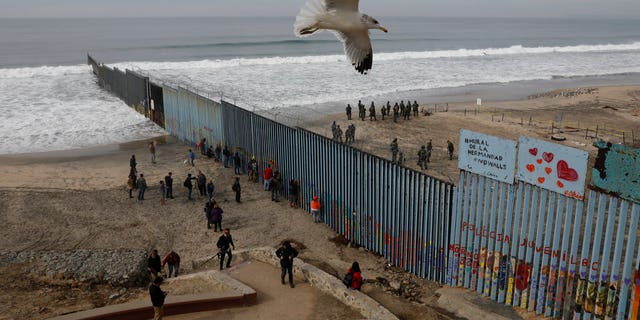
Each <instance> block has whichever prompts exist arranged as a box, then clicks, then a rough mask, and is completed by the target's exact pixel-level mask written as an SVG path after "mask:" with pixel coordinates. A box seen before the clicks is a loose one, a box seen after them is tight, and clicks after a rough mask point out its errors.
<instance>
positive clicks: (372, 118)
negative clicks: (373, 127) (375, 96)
mask: <svg viewBox="0 0 640 320" xmlns="http://www.w3.org/2000/svg"><path fill="white" fill-rule="evenodd" d="M369 121H378V119H377V118H376V106H375V105H374V104H373V101H371V106H370V107H369Z"/></svg>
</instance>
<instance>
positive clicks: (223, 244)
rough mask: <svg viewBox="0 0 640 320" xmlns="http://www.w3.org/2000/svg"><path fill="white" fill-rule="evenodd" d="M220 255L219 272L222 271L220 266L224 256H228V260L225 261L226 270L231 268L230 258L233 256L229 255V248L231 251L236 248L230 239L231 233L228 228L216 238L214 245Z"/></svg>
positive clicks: (222, 263)
mask: <svg viewBox="0 0 640 320" xmlns="http://www.w3.org/2000/svg"><path fill="white" fill-rule="evenodd" d="M216 246H217V247H218V250H219V253H220V270H222V266H223V265H224V257H225V256H226V255H228V256H229V260H227V269H228V268H230V267H231V258H232V257H233V255H232V254H231V248H233V250H235V249H236V246H235V245H234V244H233V238H232V237H231V231H230V230H229V228H225V229H224V232H223V233H222V235H221V236H220V238H218V242H217V243H216Z"/></svg>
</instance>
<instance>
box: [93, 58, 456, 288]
mask: <svg viewBox="0 0 640 320" xmlns="http://www.w3.org/2000/svg"><path fill="white" fill-rule="evenodd" d="M88 61H89V64H90V65H91V66H92V67H93V70H94V73H95V74H96V76H97V77H98V82H99V84H100V85H101V86H102V87H104V88H105V89H107V90H109V91H111V92H113V93H114V94H116V95H117V96H118V97H121V98H122V99H123V100H124V101H125V102H127V104H129V102H135V101H136V99H138V98H139V92H142V91H143V90H142V85H141V82H140V81H139V77H138V76H137V73H134V72H132V71H129V70H126V71H125V72H122V71H120V70H118V69H115V68H114V69H111V68H109V67H107V66H104V65H101V64H98V63H97V62H96V61H95V60H94V59H93V58H91V57H90V56H89V58H88ZM96 71H97V72H96ZM130 77H133V80H131V78H130ZM128 81H131V82H132V83H133V84H132V85H123V83H124V84H128V83H129V82H128ZM144 81H146V82H147V87H151V88H161V89H162V98H161V99H160V98H159V97H158V96H159V92H155V93H154V94H155V95H156V98H155V99H154V103H155V101H159V100H161V101H162V119H163V120H164V123H162V124H161V125H162V126H163V127H164V128H166V130H167V131H168V132H169V134H171V135H172V136H175V137H177V138H178V139H180V140H182V141H184V142H186V143H189V144H195V143H196V142H197V141H198V140H199V139H200V138H206V139H207V142H208V144H216V143H221V144H223V145H226V146H229V149H230V150H232V152H233V151H237V152H239V154H240V155H241V158H242V159H243V162H244V164H243V168H246V165H247V163H248V161H247V160H248V159H250V158H251V157H254V158H255V159H256V161H257V162H258V170H259V172H262V171H263V170H264V168H266V166H267V165H269V164H270V165H272V166H274V167H275V168H276V169H277V170H279V171H280V173H281V175H282V181H283V185H284V188H283V190H282V191H283V193H284V194H285V195H287V192H288V189H287V188H286V186H287V185H288V182H289V181H290V180H292V179H293V180H295V181H297V182H298V183H299V185H300V193H299V197H300V198H299V203H301V204H302V208H303V209H304V210H306V211H308V212H310V210H311V208H310V202H311V198H312V197H313V196H314V195H317V196H318V197H319V198H320V201H321V203H322V215H323V216H324V222H325V223H326V224H327V225H329V226H330V227H331V228H332V229H333V230H335V231H336V232H337V233H339V234H341V235H343V236H344V237H345V238H347V239H348V240H350V241H352V242H353V243H354V244H357V245H360V246H363V247H365V248H367V249H369V250H371V251H373V252H375V253H377V254H380V255H383V256H384V257H385V258H386V259H387V260H388V261H389V262H390V263H392V264H393V265H395V266H398V267H401V268H403V269H404V270H407V271H409V272H412V273H414V274H417V275H419V276H421V277H424V278H427V279H430V280H435V281H439V282H444V281H445V277H446V273H445V272H446V253H447V251H446V248H448V247H449V243H448V241H449V236H448V235H449V225H450V218H451V213H452V208H453V207H452V200H453V185H452V184H450V183H447V182H444V181H441V180H438V179H435V178H433V177H430V176H427V175H425V174H423V173H421V172H417V171H414V170H412V169H409V168H405V167H401V166H398V165H396V164H393V163H391V162H390V161H388V160H386V159H383V158H380V157H377V156H375V155H372V154H368V153H366V152H363V151H360V150H357V149H354V148H352V147H349V146H346V145H344V144H340V143H336V142H335V141H332V140H331V139H328V138H326V137H324V136H321V135H318V134H315V133H313V132H310V131H307V130H305V129H303V128H299V127H296V128H294V127H290V126H287V125H284V124H281V123H278V122H276V121H273V120H270V119H268V118H265V117H263V116H261V115H258V114H256V113H253V112H250V111H247V110H245V109H242V108H239V107H237V106H235V105H233V104H231V103H229V102H227V101H220V102H218V101H214V100H211V99H209V98H206V97H204V96H201V95H199V94H197V93H195V92H193V91H190V90H189V89H186V88H182V87H180V86H171V85H168V84H157V83H153V82H151V81H149V79H148V78H144ZM154 90H157V89H152V92H153V91H154ZM147 94H148V92H147ZM129 105H131V104H129ZM156 110H157V108H156ZM139 111H140V110H139ZM148 111H149V109H144V113H143V112H141V113H143V114H145V115H146V116H147V117H149V118H152V117H153V114H150V113H149V112H148ZM152 119H154V121H155V120H156V118H152ZM158 119H159V118H158ZM260 179H262V177H260ZM287 196H288V195H287Z"/></svg>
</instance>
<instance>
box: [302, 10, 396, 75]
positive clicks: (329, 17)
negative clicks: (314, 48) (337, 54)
mask: <svg viewBox="0 0 640 320" xmlns="http://www.w3.org/2000/svg"><path fill="white" fill-rule="evenodd" d="M358 1H359V0H309V1H307V3H306V4H305V5H304V7H302V9H301V10H300V13H298V16H297V17H296V22H295V24H294V25H293V28H294V33H295V34H296V35H297V36H298V37H306V36H310V35H312V34H313V33H315V32H316V31H321V30H323V29H326V30H330V31H332V32H333V33H334V34H335V35H336V37H338V39H340V41H342V43H343V44H344V52H345V53H346V54H347V57H349V60H350V61H351V64H352V65H353V66H354V67H355V68H356V70H357V71H358V72H360V73H362V74H366V73H367V71H369V70H371V65H372V64H373V50H371V39H369V29H380V30H382V31H384V32H387V29H386V28H385V27H383V26H380V24H379V23H378V20H376V19H374V18H373V17H370V16H368V15H366V14H363V13H360V11H358Z"/></svg>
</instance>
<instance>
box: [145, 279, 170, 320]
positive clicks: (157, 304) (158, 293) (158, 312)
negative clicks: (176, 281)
mask: <svg viewBox="0 0 640 320" xmlns="http://www.w3.org/2000/svg"><path fill="white" fill-rule="evenodd" d="M162 280H163V279H162V277H157V278H155V279H153V283H152V284H151V285H150V286H149V296H150V297H151V304H152V305H153V320H162V317H163V316H164V299H165V298H166V297H167V292H164V291H162V289H160V284H161V283H162Z"/></svg>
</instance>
